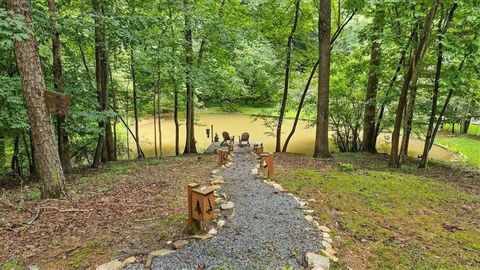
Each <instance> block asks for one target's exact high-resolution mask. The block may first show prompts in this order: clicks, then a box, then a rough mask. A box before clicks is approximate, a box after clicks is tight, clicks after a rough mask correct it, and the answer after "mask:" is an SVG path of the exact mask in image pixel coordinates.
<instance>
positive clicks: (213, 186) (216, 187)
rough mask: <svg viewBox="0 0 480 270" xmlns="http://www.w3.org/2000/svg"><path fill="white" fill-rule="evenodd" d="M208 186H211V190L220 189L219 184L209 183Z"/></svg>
mask: <svg viewBox="0 0 480 270" xmlns="http://www.w3.org/2000/svg"><path fill="white" fill-rule="evenodd" d="M210 188H212V189H213V190H217V189H220V188H221V186H220V185H211V186H210Z"/></svg>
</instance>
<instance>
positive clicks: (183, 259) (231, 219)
mask: <svg viewBox="0 0 480 270" xmlns="http://www.w3.org/2000/svg"><path fill="white" fill-rule="evenodd" d="M247 149H248V150H250V149H249V148H237V147H236V153H235V162H233V163H229V164H227V166H222V169H223V170H222V171H220V170H214V171H212V177H213V179H212V180H211V181H210V184H211V185H218V187H219V188H220V189H219V190H217V191H215V196H216V199H215V201H216V206H217V207H218V206H220V207H219V208H220V209H221V211H219V212H217V222H216V224H217V228H212V229H211V230H210V231H209V233H208V234H207V235H204V236H200V237H197V238H199V239H198V240H193V242H192V243H188V241H185V240H179V241H176V242H175V243H172V246H173V247H174V248H175V249H179V250H178V251H175V250H168V249H163V250H157V251H154V252H152V253H150V255H149V256H148V260H147V264H146V266H145V267H144V265H142V264H128V265H127V266H126V267H125V268H124V269H127V270H137V269H152V270H163V269H282V268H283V269H315V270H322V269H323V270H327V269H329V267H330V261H333V262H337V261H338V258H337V257H336V256H335V254H336V252H335V250H333V249H332V245H331V244H332V239H331V237H330V235H329V232H330V229H329V228H327V227H326V226H321V225H320V224H319V223H318V221H316V218H315V217H314V216H312V215H313V213H314V210H309V209H307V208H306V207H307V205H308V202H307V201H302V200H301V199H299V198H297V197H295V196H294V195H293V194H291V193H288V194H287V193H284V192H283V188H282V186H281V185H279V184H278V183H275V182H273V181H270V180H268V179H265V178H264V177H262V176H260V175H259V174H258V167H259V165H258V160H257V157H256V156H255V155H253V154H252V153H251V152H250V151H249V152H247V151H246V150H247ZM220 185H223V186H220ZM310 202H314V200H311V201H310ZM210 238H211V239H210ZM319 251H321V253H322V255H319V254H316V253H317V252H319ZM97 269H100V267H99V268H97ZM101 269H109V268H101Z"/></svg>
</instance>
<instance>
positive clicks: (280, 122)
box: [275, 0, 300, 152]
mask: <svg viewBox="0 0 480 270" xmlns="http://www.w3.org/2000/svg"><path fill="white" fill-rule="evenodd" d="M299 13H300V0H296V1H295V15H294V19H293V25H292V30H291V31H290V34H289V35H288V40H287V55H286V60H285V79H284V84H283V97H282V103H281V105H280V112H279V115H278V123H277V134H276V143H275V152H280V149H281V144H282V138H281V137H282V125H283V118H284V115H285V109H286V107H287V99H288V87H289V83H290V64H291V56H292V43H293V36H294V35H295V31H296V29H297V24H298V17H299Z"/></svg>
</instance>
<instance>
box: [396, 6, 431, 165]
mask: <svg viewBox="0 0 480 270" xmlns="http://www.w3.org/2000/svg"><path fill="white" fill-rule="evenodd" d="M438 1H439V0H436V1H435V3H434V4H433V7H432V8H431V9H430V11H429V13H428V15H427V17H426V18H425V23H424V26H423V31H422V34H421V36H420V38H419V40H418V44H417V47H416V50H415V55H414V56H413V58H412V59H411V61H410V64H409V67H408V70H407V73H406V74H405V77H404V82H403V86H402V89H401V92H400V98H399V100H398V105H397V111H396V115H395V124H394V127H393V132H392V148H391V151H390V162H389V165H390V166H391V167H400V158H399V155H398V151H399V142H400V129H401V127H402V122H403V113H404V110H405V105H406V102H407V93H408V89H409V86H410V82H411V80H412V75H413V72H414V69H416V68H417V66H418V64H419V63H420V61H421V56H422V55H423V48H424V46H425V43H426V40H427V37H428V34H429V33H430V28H431V26H432V22H433V19H434V17H435V13H436V11H437V7H438Z"/></svg>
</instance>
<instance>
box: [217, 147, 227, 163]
mask: <svg viewBox="0 0 480 270" xmlns="http://www.w3.org/2000/svg"><path fill="white" fill-rule="evenodd" d="M217 153H218V166H222V165H224V164H226V163H227V161H228V153H229V151H228V150H224V149H218V150H217Z"/></svg>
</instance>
